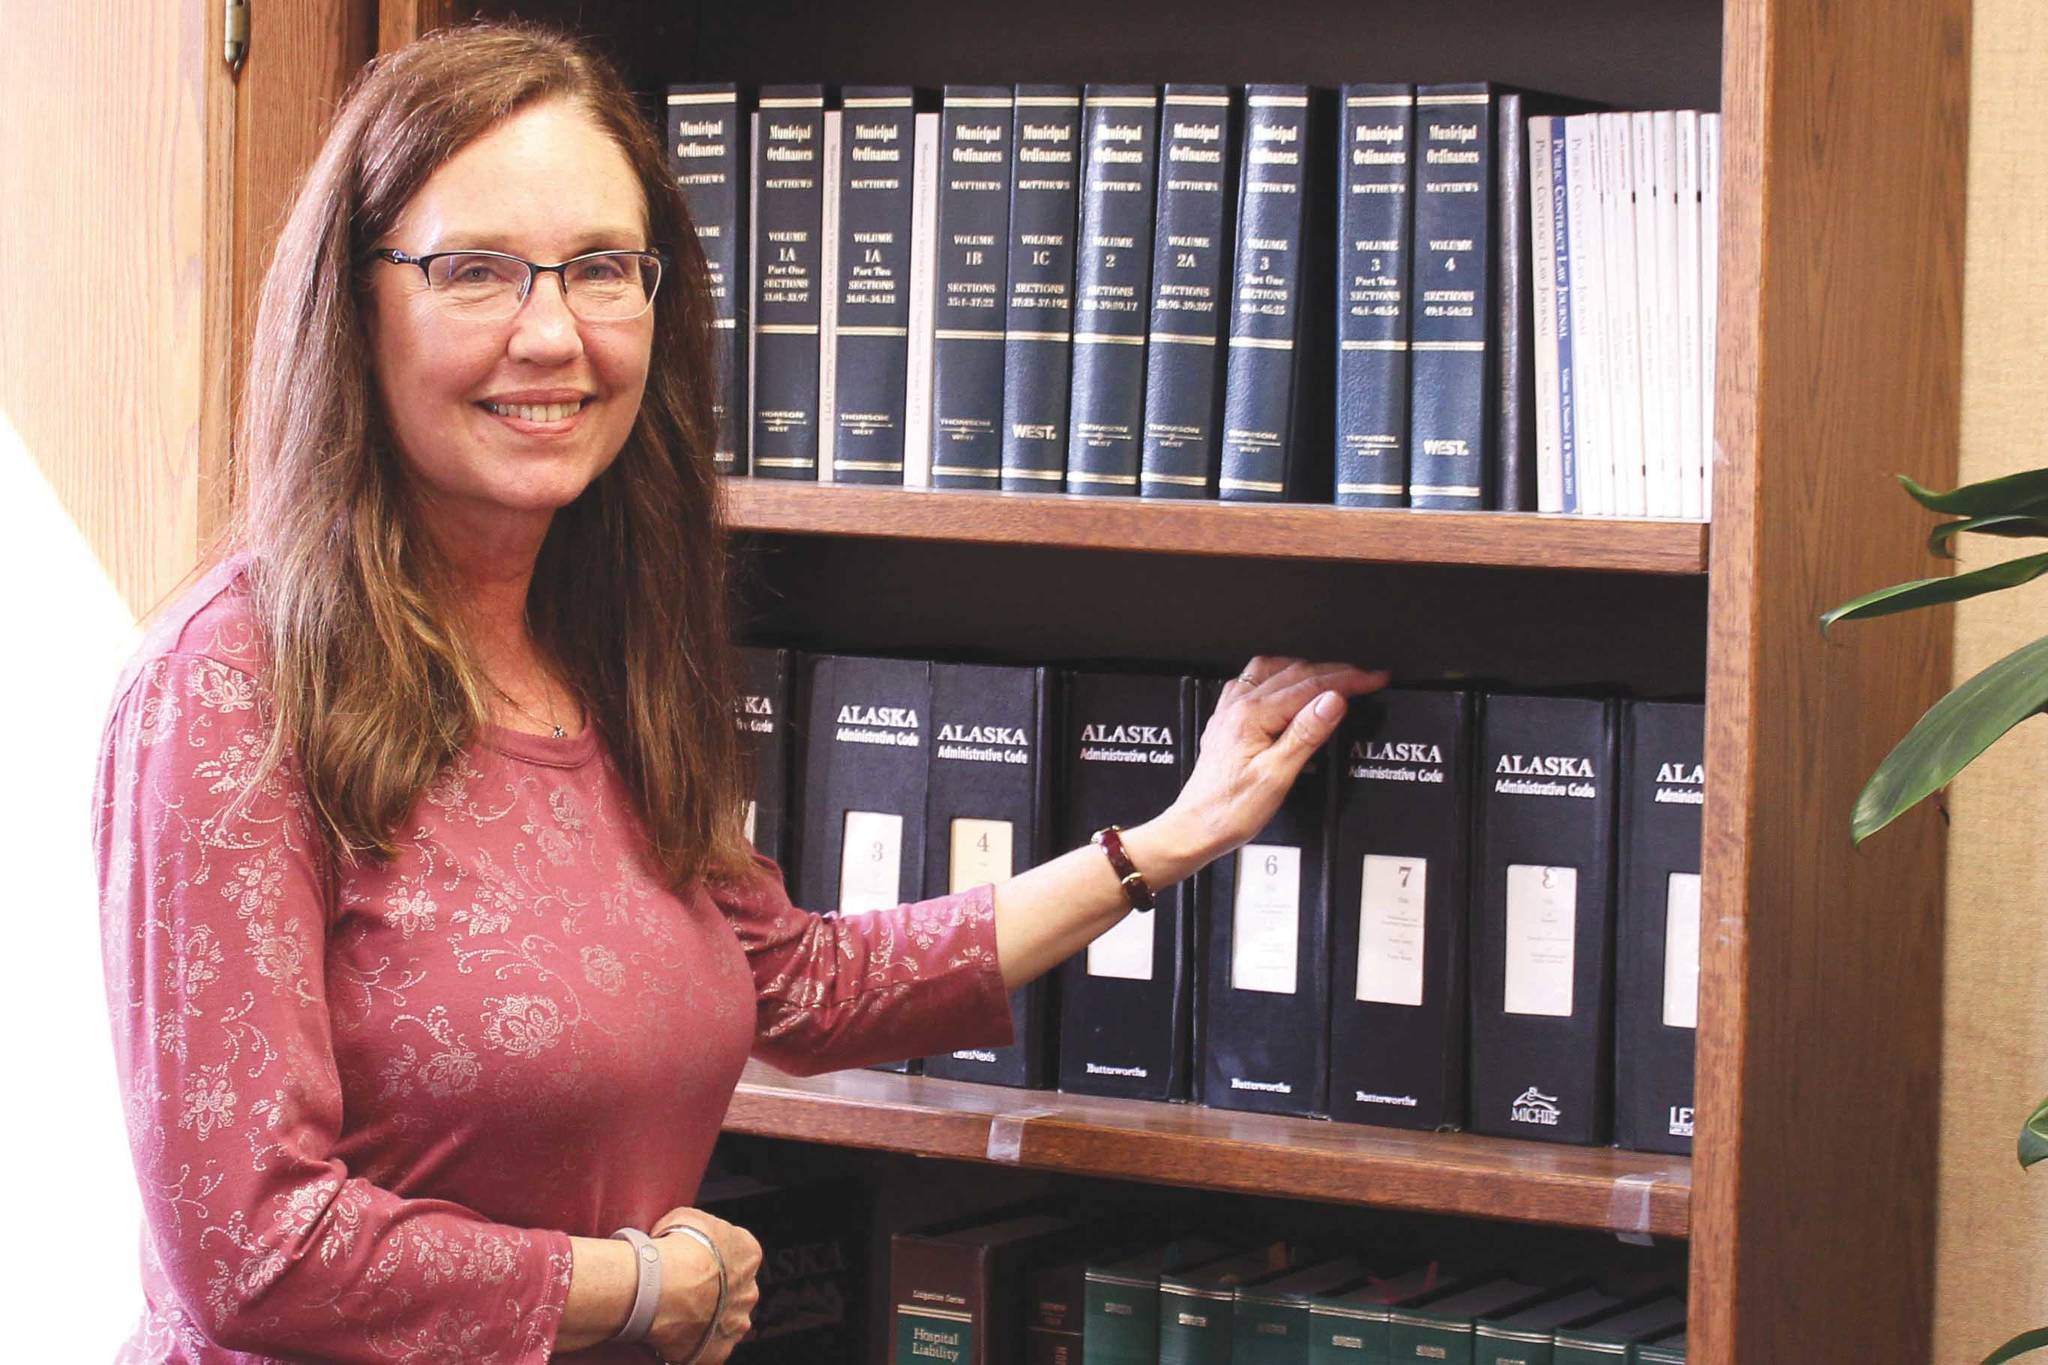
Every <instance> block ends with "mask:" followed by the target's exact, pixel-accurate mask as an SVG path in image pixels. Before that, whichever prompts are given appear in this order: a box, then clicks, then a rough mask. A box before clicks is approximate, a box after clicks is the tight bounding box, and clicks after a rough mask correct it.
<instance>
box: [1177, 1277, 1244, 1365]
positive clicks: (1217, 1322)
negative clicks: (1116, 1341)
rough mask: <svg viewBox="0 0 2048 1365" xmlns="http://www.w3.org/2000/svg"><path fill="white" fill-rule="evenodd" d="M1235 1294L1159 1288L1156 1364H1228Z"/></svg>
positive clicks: (1212, 1290)
mask: <svg viewBox="0 0 2048 1365" xmlns="http://www.w3.org/2000/svg"><path fill="white" fill-rule="evenodd" d="M1236 1309H1237V1295H1236V1292H1235V1291H1234V1290H1232V1289H1229V1288H1224V1289H1197V1288H1195V1287H1193V1286H1191V1285H1181V1284H1174V1283H1171V1282H1162V1283H1161V1284H1160V1286H1159V1365H1231V1345H1232V1342H1233V1340H1234V1339H1235V1335H1236V1333H1235V1317H1236Z"/></svg>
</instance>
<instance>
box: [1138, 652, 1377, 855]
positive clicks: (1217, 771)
mask: <svg viewBox="0 0 2048 1365" xmlns="http://www.w3.org/2000/svg"><path fill="white" fill-rule="evenodd" d="M1386 685H1387V675H1386V673H1385V672H1384V671H1381V670H1370V671H1368V670H1366V669H1362V668H1356V667H1353V666H1352V665H1350V664H1335V663H1309V662H1308V661H1306V660H1303V659H1288V658H1277V657H1267V656H1264V655H1262V656H1260V657H1259V658H1256V659H1253V660H1252V661H1251V662H1250V663H1248V664H1246V665H1245V666H1244V671H1243V672H1242V673H1240V674H1239V675H1238V676H1237V677H1235V678H1233V679H1231V680H1230V681H1229V682H1228V683H1226V684H1224V687H1223V695H1222V697H1221V698H1220V699H1219V700H1218V701H1217V703H1216V713H1215V714H1214V715H1213V716H1211V717H1210V718H1209V724H1208V728H1207V729H1205V730H1203V731H1202V747H1201V753H1200V755H1199V756H1198V757H1197V758H1196V760H1195V770H1194V772H1193V773H1192V774H1190V775H1189V777H1188V781H1187V785H1186V786H1184V787H1182V788H1181V792H1180V795H1179V796H1177V797H1175V798H1174V802H1173V804H1172V805H1171V806H1170V807H1168V808H1167V810H1166V812H1165V813H1164V814H1163V815H1162V816H1161V817H1160V819H1161V822H1162V823H1168V822H1170V823H1171V824H1172V825H1174V826H1177V827H1179V829H1180V830H1181V831H1182V837H1183V838H1184V839H1186V840H1187V841H1189V845H1190V846H1191V847H1192V848H1193V849H1194V850H1195V856H1196V858H1197V859H1198V865H1199V864H1201V863H1207V862H1209V861H1210V860H1212V859H1215V858H1220V857H1222V856H1223V855H1224V854H1226V853H1228V852H1230V851H1231V850H1233V849H1235V848H1237V847H1239V846H1240V845H1242V844H1243V843H1244V842H1245V841H1246V840H1248V839H1250V838H1251V837H1252V836H1253V835H1255V834H1257V833H1258V832H1259V831H1260V830H1262V829H1264V828H1265V827H1266V823H1267V822H1268V821H1269V820H1271V819H1272V818H1273V814H1274V812H1276V811H1278V810H1279V809H1280V803H1281V802H1282V801H1283V800H1285V799H1286V796H1287V792H1288V789H1289V788H1291V787H1292V786H1293V785H1294V779H1295V777H1296V776H1297V775H1298V774H1299V773H1300V772H1301V769H1302V766H1303V765H1304V764H1306V763H1307V762H1308V760H1309V756H1310V755H1311V754H1313V753H1315V751H1316V750H1317V749H1319V748H1321V747H1322V746H1323V745H1324V744H1325V743H1327V742H1328V741H1329V738H1330V736H1331V735H1333V734H1335V733H1336V730H1337V726H1338V723H1339V722H1341V721H1342V720H1343V719H1344V711H1345V706H1346V698H1349V697H1356V696H1362V695H1364V694H1365V693H1368V692H1375V691H1377V690H1379V689H1380V688H1382V687H1385V686H1386Z"/></svg>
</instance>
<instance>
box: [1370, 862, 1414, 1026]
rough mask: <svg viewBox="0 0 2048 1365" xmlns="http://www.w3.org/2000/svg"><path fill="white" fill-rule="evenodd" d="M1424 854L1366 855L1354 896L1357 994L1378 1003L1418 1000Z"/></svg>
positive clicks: (1411, 1002) (1406, 1003)
mask: <svg viewBox="0 0 2048 1365" xmlns="http://www.w3.org/2000/svg"><path fill="white" fill-rule="evenodd" d="M1428 884H1429V860H1428V859H1427V858H1402V857H1395V856H1392V855H1390V854H1385V853H1368V854H1366V855H1365V880H1364V883H1363V885H1362V888H1361V890H1360V892H1359V898H1358V998H1359V999H1360V1000H1361V1001H1366V1002H1370V1003H1375V1004H1381V1005H1420V1004H1421V1003H1422V945H1423V928H1424V924H1425V922H1426V913H1425V902H1424V896H1425V894H1426V892H1427V889H1428Z"/></svg>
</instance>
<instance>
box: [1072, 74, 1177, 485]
mask: <svg viewBox="0 0 2048 1365" xmlns="http://www.w3.org/2000/svg"><path fill="white" fill-rule="evenodd" d="M1081 105H1082V109H1081V142H1082V148H1083V160H1082V163H1081V226H1080V235H1079V238H1078V240H1077V242H1076V245H1075V252H1074V368H1073V375H1072V381H1071V382H1072V389H1073V394H1072V398H1071V399H1070V401H1069V405H1068V413H1067V491H1068V492H1071V493H1105V494H1110V495H1114V496H1122V497H1136V496H1137V493H1138V448H1139V442H1140V441H1141V439H1142V435H1143V433H1142V431H1141V429H1140V425H1139V424H1140V422H1141V421H1142V420H1143V417H1144V402H1145V323H1146V317H1147V314H1148V313H1150V311H1151V305H1152V210H1153V199H1154V196H1155V195H1156V194H1157V192H1158V175H1157V172H1158V169H1159V161H1158V152H1159V90H1158V88H1157V87H1156V86H1150V85H1091V86H1089V87H1088V88H1087V90H1086V92H1085V93H1084V94H1083V96H1082V101H1081Z"/></svg>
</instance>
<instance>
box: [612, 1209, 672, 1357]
mask: <svg viewBox="0 0 2048 1365" xmlns="http://www.w3.org/2000/svg"><path fill="white" fill-rule="evenodd" d="M612 1237H613V1239H614V1240H616V1241H620V1242H624V1243H626V1244H627V1245H628V1246H630V1247H632V1248H633V1266H634V1269H636V1270H637V1271H639V1274H640V1279H639V1283H638V1284H637V1285H636V1286H635V1287H634V1290H633V1311H632V1312H630V1313H628V1314H626V1325H625V1326H624V1327H621V1328H620V1329H619V1330H618V1331H617V1332H616V1333H615V1334H614V1335H613V1336H612V1340H613V1341H623V1342H628V1343H633V1342H641V1341H645V1340H647V1329H648V1328H650V1327H652V1326H654V1312H655V1310H656V1309H657V1308H659V1307H661V1252H660V1250H658V1249H657V1248H656V1247H655V1245H654V1243H653V1242H652V1241H651V1240H649V1238H648V1236H647V1234H646V1233H644V1232H642V1231H640V1229H638V1228H620V1229H619V1230H618V1231H617V1232H615V1233H613V1234H612Z"/></svg>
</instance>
